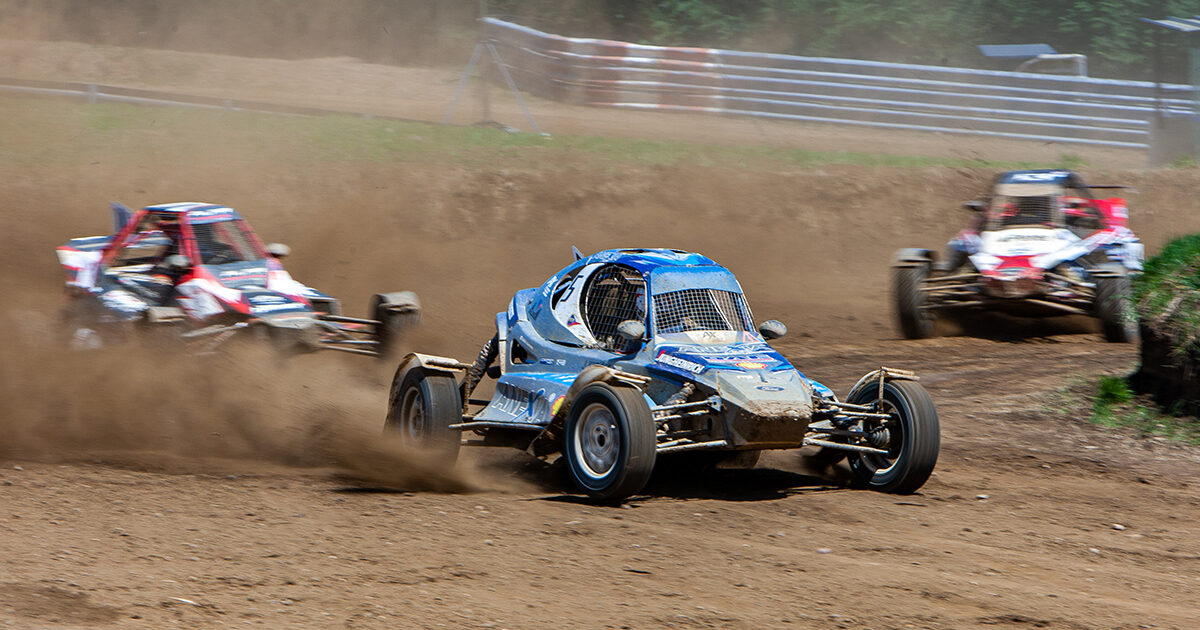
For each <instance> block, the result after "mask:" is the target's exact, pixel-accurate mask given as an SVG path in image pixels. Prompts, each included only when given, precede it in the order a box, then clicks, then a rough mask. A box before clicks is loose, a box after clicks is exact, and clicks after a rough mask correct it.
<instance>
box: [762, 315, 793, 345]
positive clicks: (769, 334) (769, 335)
mask: <svg viewBox="0 0 1200 630" xmlns="http://www.w3.org/2000/svg"><path fill="white" fill-rule="evenodd" d="M758 334H760V335H762V336H763V339H766V340H768V341H769V340H771V339H778V338H780V337H782V336H784V335H786V334H787V326H784V325H783V322H781V321H779V320H777V319H768V320H767V321H765V322H763V323H761V324H759V325H758Z"/></svg>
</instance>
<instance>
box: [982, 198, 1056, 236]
mask: <svg viewBox="0 0 1200 630" xmlns="http://www.w3.org/2000/svg"><path fill="white" fill-rule="evenodd" d="M1057 201H1058V199H1057V197H1055V196H1054V195H1036V196H1031V197H1003V198H1002V203H1001V204H1000V206H999V208H998V211H997V213H996V216H995V219H994V221H993V223H994V225H993V229H995V228H1002V227H1008V226H1012V225H1054V224H1055V221H1054V215H1055V212H1054V210H1055V207H1056V205H1057Z"/></svg>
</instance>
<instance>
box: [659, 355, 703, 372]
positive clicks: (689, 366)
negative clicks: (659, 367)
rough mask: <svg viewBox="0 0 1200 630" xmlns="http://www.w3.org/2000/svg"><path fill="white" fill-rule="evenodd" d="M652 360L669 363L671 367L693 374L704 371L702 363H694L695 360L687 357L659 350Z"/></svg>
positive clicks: (664, 363)
mask: <svg viewBox="0 0 1200 630" xmlns="http://www.w3.org/2000/svg"><path fill="white" fill-rule="evenodd" d="M654 360H655V361H657V362H658V363H661V364H663V365H669V366H671V367H673V368H678V369H680V370H684V371H687V372H691V373H693V374H699V373H701V372H703V371H704V366H703V365H701V364H699V363H696V362H695V361H688V360H687V359H683V358H680V357H677V356H674V355H670V354H667V353H666V352H660V353H659V354H658V356H657V357H655V358H654Z"/></svg>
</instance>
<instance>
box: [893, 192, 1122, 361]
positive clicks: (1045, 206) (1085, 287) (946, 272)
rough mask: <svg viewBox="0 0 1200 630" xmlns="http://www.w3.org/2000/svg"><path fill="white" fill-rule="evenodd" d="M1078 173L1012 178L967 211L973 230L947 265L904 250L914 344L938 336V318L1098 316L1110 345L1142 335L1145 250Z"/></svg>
mask: <svg viewBox="0 0 1200 630" xmlns="http://www.w3.org/2000/svg"><path fill="white" fill-rule="evenodd" d="M1107 188H1125V187H1124V186H1089V185H1087V184H1086V183H1084V181H1083V178H1082V177H1081V176H1080V175H1079V174H1078V173H1075V172H1072V171H1069V170H1064V169H1045V170H1026V171H1008V172H1005V173H1001V174H999V175H997V176H996V179H995V180H994V182H993V186H992V190H991V192H990V193H989V194H988V195H987V196H985V197H984V198H982V199H979V200H975V201H969V202H967V203H965V204H964V205H965V206H966V207H967V208H969V209H970V210H972V211H973V212H974V216H973V217H972V219H971V221H970V223H969V225H968V227H967V228H966V229H964V230H963V231H961V232H959V233H958V235H956V236H955V237H954V238H953V239H951V241H950V242H949V243H948V245H947V248H946V249H947V255H946V260H945V261H937V260H936V255H935V253H934V252H932V251H930V250H926V249H902V250H900V251H898V252H896V255H895V258H894V260H893V263H892V275H893V292H892V298H893V299H892V306H893V310H894V313H895V315H896V320H897V323H898V325H899V329H900V332H901V333H902V334H903V335H904V336H905V337H907V338H909V339H917V338H925V337H931V336H933V335H934V332H935V327H934V323H935V320H936V319H937V317H938V316H939V315H945V314H950V313H954V314H958V315H962V316H969V314H970V313H972V312H977V311H981V310H994V311H1001V312H1006V313H1009V314H1012V315H1016V316H1023V317H1045V316H1053V315H1071V314H1076V315H1090V316H1093V317H1096V318H1098V319H1099V320H1100V323H1101V326H1102V327H1103V331H1104V336H1105V338H1106V339H1108V340H1109V341H1115V342H1126V341H1130V340H1132V339H1133V338H1134V337H1135V336H1136V334H1137V326H1136V322H1134V321H1133V318H1132V317H1131V316H1130V315H1129V310H1128V305H1127V301H1128V299H1127V298H1128V295H1129V291H1130V281H1131V279H1132V278H1133V277H1135V276H1136V275H1137V274H1139V273H1141V270H1142V260H1143V246H1142V243H1141V242H1140V241H1139V239H1138V237H1137V235H1135V234H1134V233H1133V232H1132V231H1131V230H1130V229H1129V211H1128V209H1127V206H1126V203H1125V200H1124V199H1123V198H1120V197H1109V198H1098V197H1097V196H1096V194H1095V193H1094V192H1093V191H1094V190H1097V189H1107Z"/></svg>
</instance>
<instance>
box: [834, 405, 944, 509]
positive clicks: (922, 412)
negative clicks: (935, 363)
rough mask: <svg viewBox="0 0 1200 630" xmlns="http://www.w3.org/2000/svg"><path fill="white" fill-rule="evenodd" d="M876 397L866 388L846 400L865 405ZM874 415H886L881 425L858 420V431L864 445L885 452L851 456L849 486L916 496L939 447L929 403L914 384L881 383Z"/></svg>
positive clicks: (934, 413)
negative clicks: (876, 412) (852, 482)
mask: <svg viewBox="0 0 1200 630" xmlns="http://www.w3.org/2000/svg"><path fill="white" fill-rule="evenodd" d="M878 396H879V390H878V389H877V388H876V387H875V386H873V385H869V386H866V387H863V388H862V389H860V390H859V391H858V392H856V393H855V394H854V395H853V396H851V397H850V399H849V400H848V401H847V402H850V403H853V404H856V405H870V404H873V403H874V402H875V401H876V400H877V399H878ZM879 411H880V413H886V414H888V415H889V416H891V417H890V418H889V419H888V420H886V421H884V422H880V421H878V420H869V421H863V423H862V429H863V431H864V433H866V434H867V440H866V442H867V446H871V447H874V448H877V449H881V450H885V451H887V454H886V455H883V454H874V453H851V454H850V455H849V460H850V472H851V474H852V475H853V477H854V481H855V484H856V485H859V486H861V487H864V488H868V489H871V490H878V491H880V492H891V493H895V494H910V493H913V492H916V491H917V490H918V489H919V488H920V487H921V486H922V485H924V484H925V481H926V480H928V479H929V475H931V474H932V473H933V467H934V466H935V465H936V464H937V458H938V451H939V450H940V448H941V430H940V428H939V425H938V414H937V408H936V407H934V405H933V399H932V398H930V397H929V392H927V391H925V388H924V387H922V386H921V385H920V383H917V382H915V381H887V382H885V383H884V385H883V403H882V406H881V408H880V410H879Z"/></svg>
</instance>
